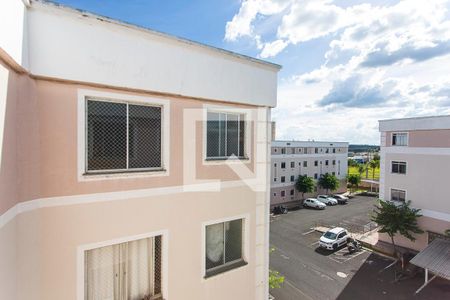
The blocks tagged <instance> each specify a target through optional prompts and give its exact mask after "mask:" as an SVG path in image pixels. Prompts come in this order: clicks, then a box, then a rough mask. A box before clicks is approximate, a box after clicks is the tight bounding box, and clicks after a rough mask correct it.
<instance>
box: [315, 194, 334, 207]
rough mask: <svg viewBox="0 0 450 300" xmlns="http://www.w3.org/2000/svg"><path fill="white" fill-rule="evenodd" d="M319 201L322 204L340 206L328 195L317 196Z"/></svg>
mask: <svg viewBox="0 0 450 300" xmlns="http://www.w3.org/2000/svg"><path fill="white" fill-rule="evenodd" d="M317 200H319V201H320V202H323V203H325V204H326V205H336V204H338V202H337V200H336V199H334V198H331V197H328V196H327V195H319V196H317Z"/></svg>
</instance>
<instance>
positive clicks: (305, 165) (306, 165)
mask: <svg viewBox="0 0 450 300" xmlns="http://www.w3.org/2000/svg"><path fill="white" fill-rule="evenodd" d="M303 167H305V168H307V167H308V162H307V161H306V160H305V161H304V162H303Z"/></svg>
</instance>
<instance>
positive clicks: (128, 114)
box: [86, 100, 162, 173]
mask: <svg viewBox="0 0 450 300" xmlns="http://www.w3.org/2000/svg"><path fill="white" fill-rule="evenodd" d="M161 113H162V107H161V106H150V105H135V104H131V103H123V102H121V103H118V102H106V101H98V100H86V124H87V128H86V132H87V134H86V145H87V159H86V162H87V166H86V172H87V173H99V172H102V173H104V172H123V171H145V170H160V169H162V155H161V153H162V143H161V141H162V138H161V137H162V125H161Z"/></svg>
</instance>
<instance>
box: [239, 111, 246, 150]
mask: <svg viewBox="0 0 450 300" xmlns="http://www.w3.org/2000/svg"><path fill="white" fill-rule="evenodd" d="M244 120H245V115H241V117H240V121H239V156H240V157H244V156H245V121H244Z"/></svg>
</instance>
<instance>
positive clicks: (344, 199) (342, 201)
mask: <svg viewBox="0 0 450 300" xmlns="http://www.w3.org/2000/svg"><path fill="white" fill-rule="evenodd" d="M332 197H333V198H334V199H336V200H337V202H338V203H339V204H347V202H348V197H346V196H344V195H340V194H336V195H333V196H332Z"/></svg>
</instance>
